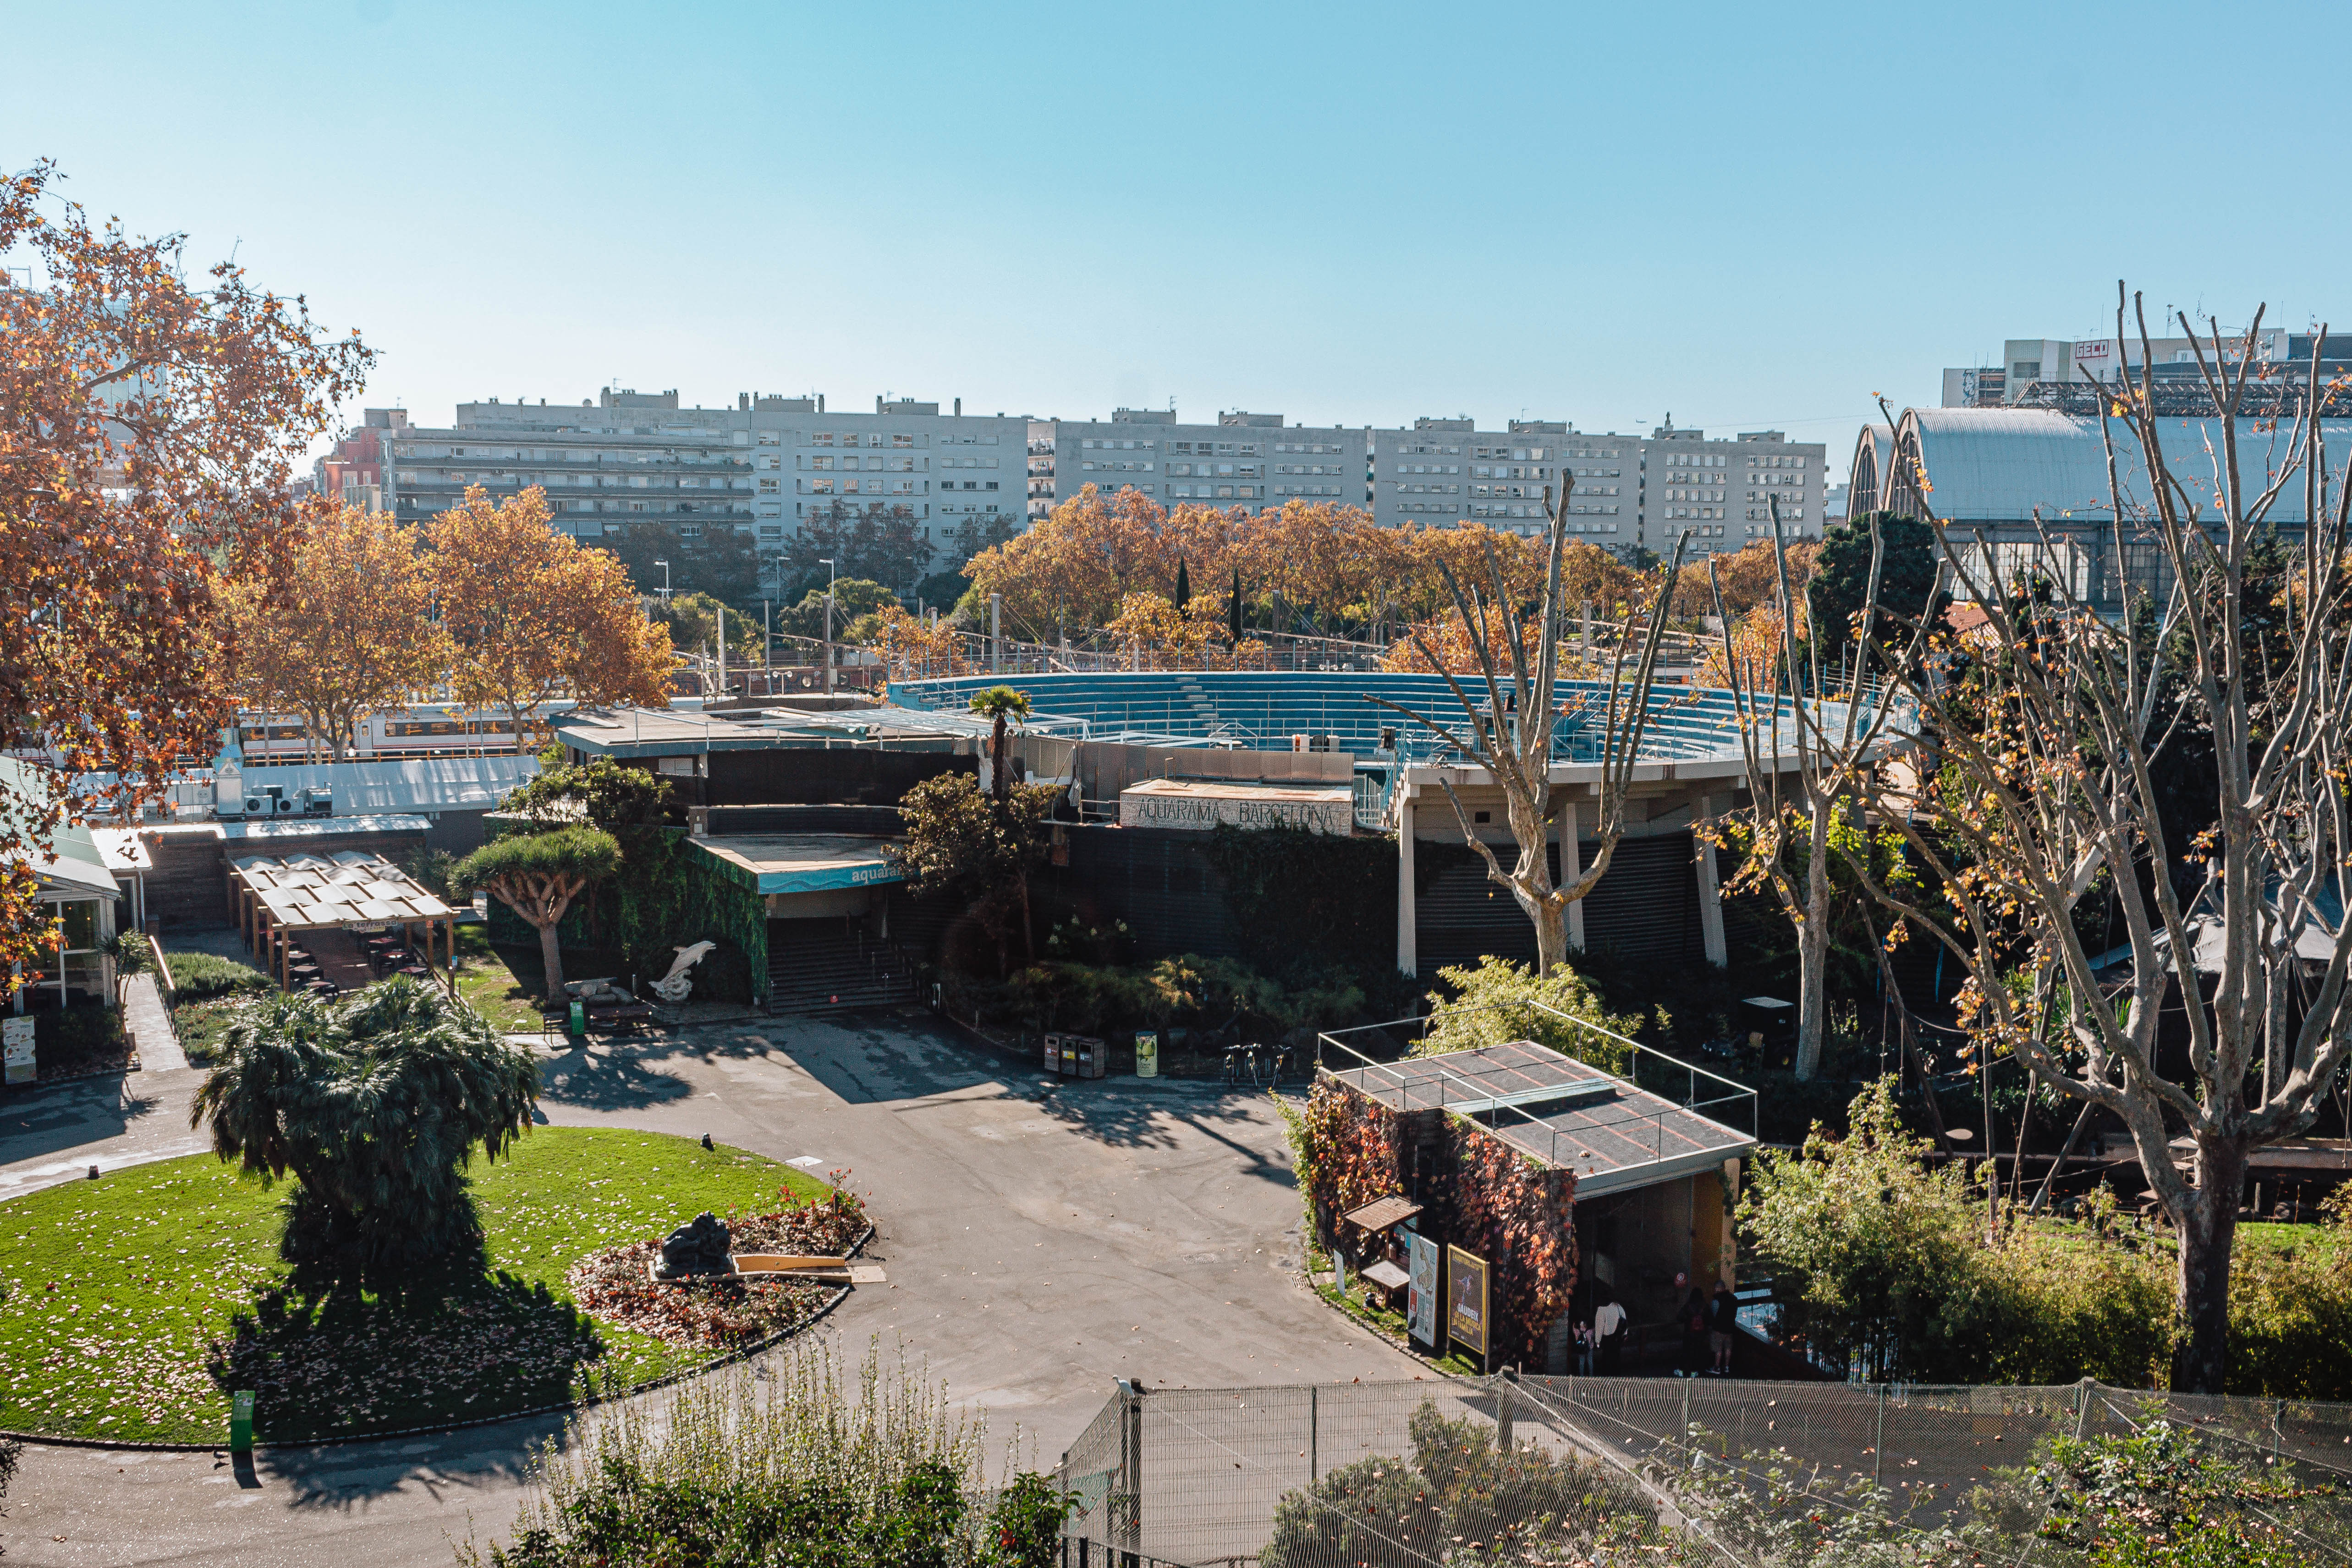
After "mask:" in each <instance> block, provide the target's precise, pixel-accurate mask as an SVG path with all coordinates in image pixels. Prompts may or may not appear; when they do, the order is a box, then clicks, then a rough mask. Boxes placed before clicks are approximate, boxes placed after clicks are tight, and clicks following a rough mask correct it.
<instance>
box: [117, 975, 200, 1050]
mask: <svg viewBox="0 0 2352 1568" xmlns="http://www.w3.org/2000/svg"><path fill="white" fill-rule="evenodd" d="M122 1021H123V1024H124V1025H125V1026H127V1027H128V1028H129V1029H130V1031H131V1049H132V1050H135V1051H137V1052H138V1053H139V1065H140V1067H141V1068H143V1069H145V1070H146V1071H148V1072H175V1071H177V1070H179V1069H180V1068H184V1067H186V1066H187V1065H188V1058H187V1053H186V1052H184V1051H183V1050H181V1049H180V1037H179V1036H177V1035H175V1034H173V1032H172V1016H171V1014H169V1013H167V1012H165V1011H164V1010H163V991H162V989H161V988H160V987H159V986H158V985H157V984H156V982H155V977H154V976H153V975H152V974H134V975H132V976H131V977H130V978H129V979H127V980H125V981H124V982H123V983H122Z"/></svg>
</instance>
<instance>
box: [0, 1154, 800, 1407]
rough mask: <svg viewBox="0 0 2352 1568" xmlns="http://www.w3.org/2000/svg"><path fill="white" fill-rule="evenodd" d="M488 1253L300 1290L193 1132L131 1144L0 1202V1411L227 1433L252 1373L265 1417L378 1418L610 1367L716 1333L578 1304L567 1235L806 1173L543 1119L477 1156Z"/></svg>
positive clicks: (625, 1370)
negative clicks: (185, 1146)
mask: <svg viewBox="0 0 2352 1568" xmlns="http://www.w3.org/2000/svg"><path fill="white" fill-rule="evenodd" d="M473 1177H474V1191H475V1196H476V1200H477V1202H478V1204H479V1205H480V1210H481V1215H482V1222H483V1226H484V1228H485V1230H486V1231H487V1233H488V1249H489V1257H490V1264H491V1267H490V1268H489V1270H488V1272H487V1273H481V1272H477V1273H472V1274H468V1275H459V1276H455V1277H452V1276H449V1275H447V1274H446V1273H445V1275H444V1276H443V1277H442V1278H438V1279H425V1278H420V1279H418V1280H416V1281H415V1282H414V1283H412V1284H411V1285H409V1286H408V1287H407V1289H406V1290H405V1292H404V1294H402V1295H400V1296H397V1297H389V1298H387V1297H379V1296H376V1295H373V1294H364V1295H362V1294H358V1293H352V1294H349V1295H339V1296H336V1297H332V1298H328V1299H323V1300H322V1299H320V1298H317V1297H310V1296H303V1295H299V1294H297V1293H295V1292H293V1291H292V1290H290V1289H289V1288H288V1279H287V1274H288V1270H287V1268H286V1267H285V1266H284V1265H283V1264H281V1263H280V1262H279V1261H278V1257H277V1241H278V1202H279V1200H280V1198H281V1197H282V1196H283V1194H284V1193H285V1191H286V1188H285V1187H284V1186H282V1185H281V1186H279V1187H278V1188H275V1189H273V1190H270V1191H267V1192H265V1191H264V1190H262V1189H261V1188H260V1187H258V1186H257V1185H255V1184H251V1183H248V1182H242V1181H240V1180H238V1179H237V1177H236V1175H235V1173H233V1172H232V1170H231V1169H230V1168H229V1167H227V1166H226V1165H223V1164H222V1163H220V1162H218V1161H217V1160H215V1159H214V1158H213V1157H212V1156H210V1155H197V1156H194V1157H191V1158H188V1159H183V1160H172V1161H165V1162H162V1163H156V1164H152V1165H140V1166H134V1167H132V1168H131V1169H129V1170H126V1171H121V1172H118V1173H114V1174H112V1175H110V1176H107V1177H106V1178H105V1179H104V1180H102V1181H97V1182H72V1183H68V1184H64V1185H62V1186H57V1187H50V1188H47V1189H45V1190H43V1191H41V1192H37V1193H33V1194H28V1195H26V1196H25V1197H21V1198H16V1199H12V1200H10V1201H8V1202H6V1203H0V1292H5V1296H0V1427H16V1428H20V1429H24V1430H27V1431H42V1432H56V1433H61V1434H68V1435H73V1436H106V1437H121V1438H133V1439H137V1438H144V1439H149V1440H160V1441H169V1442H207V1441H218V1440H224V1439H225V1437H226V1432H227V1429H228V1427H227V1423H228V1393H229V1391H230V1390H231V1389H232V1388H256V1389H257V1390H258V1391H259V1393H260V1395H261V1397H260V1401H259V1405H258V1409H257V1416H256V1429H257V1433H258V1435H259V1436H261V1437H262V1438H264V1439H265V1440H275V1441H289V1440H299V1439H302V1438H308V1437H316V1436H327V1435H331V1434H344V1433H352V1432H364V1431H384V1430H394V1429H398V1428H400V1427H404V1426H418V1425H423V1424H425V1423H430V1422H434V1421H446V1420H451V1419H460V1418H466V1417H471V1416H478V1415H496V1414H498V1413H499V1412H501V1411H507V1410H517V1409H522V1408H526V1407H529V1406H531V1405H544V1404H549V1403H551V1402H554V1401H557V1400H562V1399H564V1398H567V1397H572V1396H574V1395H576V1394H579V1393H582V1392H584V1391H586V1390H587V1389H589V1388H590V1387H591V1386H592V1385H593V1386H599V1387H625V1386H628V1385H630V1384H637V1383H642V1382H644V1381H646V1379H648V1378H652V1377H656V1376H659V1375H661V1374H662V1373H667V1372H671V1371H674V1370H676V1369H677V1368H679V1367H683V1366H691V1365H695V1364H698V1363H701V1362H704V1361H708V1360H710V1359H711V1358H712V1357H713V1356H714V1355H716V1354H717V1353H718V1352H714V1351H709V1350H701V1349H693V1348H688V1347H681V1346H673V1345H667V1344H664V1343H663V1342H660V1341H658V1340H655V1339H651V1338H648V1337H646V1336H645V1335H642V1334H637V1333H634V1332H631V1331H627V1330H624V1329H619V1328H615V1327H613V1326H610V1325H607V1324H604V1323H598V1322H593V1321H590V1320H588V1319H586V1318H585V1317H583V1316H582V1315H581V1314H580V1313H578V1312H577V1311H576V1310H574V1309H573V1307H572V1303H571V1301H570V1300H569V1298H568V1297H567V1296H566V1294H565V1290H564V1273H565V1270H566V1269H567V1268H570V1267H571V1265H572V1262H573V1261H574V1260H576V1259H577V1258H581V1257H582V1256H583V1255H584V1254H587V1253H590V1252H593V1251H595V1250H597V1249H599V1248H602V1247H609V1246H613V1245H614V1244H616V1243H619V1242H623V1241H627V1240H630V1239H633V1238H635V1237H657V1236H660V1235H662V1234H664V1233H665V1232H667V1230H669V1229H670V1228H671V1227H672V1226H677V1225H682V1224H684V1223H685V1222H686V1221H688V1220H689V1219H692V1218H693V1217H694V1215H696V1214H698V1213H699V1212H700V1211H702V1210H704V1209H711V1210H714V1211H716V1212H718V1213H719V1214H721V1215H725V1214H727V1213H729V1212H730V1210H734V1211H742V1212H759V1211H765V1210H770V1209H773V1208H775V1207H776V1206H778V1197H777V1192H778V1189H779V1188H790V1189H791V1190H792V1192H793V1194H795V1195H796V1196H805V1195H807V1194H815V1193H821V1192H824V1190H826V1189H825V1188H824V1184H822V1183H820V1182H818V1181H816V1180H814V1178H812V1177H808V1176H804V1175H803V1174H801V1173H799V1172H797V1171H794V1170H793V1169H791V1168H790V1167H788V1166H783V1165H779V1164H777V1163H775V1162H773V1161H771V1160H768V1159H765V1158H763V1157H761V1156H759V1155H756V1154H749V1153H745V1152H742V1151H740V1150H736V1149H730V1148H727V1147H725V1146H724V1145H722V1146H720V1147H719V1149H717V1150H715V1151H712V1150H705V1149H703V1148H702V1147H701V1146H700V1145H699V1144H698V1143H695V1142H690V1141H688V1140H686V1139H681V1138H670V1137H664V1136H661V1135H659V1134H656V1133H649V1132H627V1131H605V1130H594V1131H591V1130H586V1129H575V1128H548V1127H541V1128H539V1129H537V1130H536V1131H533V1132H532V1133H531V1135H530V1136H529V1137H527V1138H525V1139H523V1140H522V1142H521V1143H520V1146H519V1148H518V1150H517V1152H516V1155H515V1157H514V1158H513V1159H512V1160H511V1161H502V1162H500V1163H499V1164H497V1165H495V1166H487V1165H484V1164H482V1163H476V1165H475V1167H474V1171H473Z"/></svg>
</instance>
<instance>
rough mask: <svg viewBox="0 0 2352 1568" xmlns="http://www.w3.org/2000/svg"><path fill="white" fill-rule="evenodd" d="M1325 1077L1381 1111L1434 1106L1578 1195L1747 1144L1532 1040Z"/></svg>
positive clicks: (1711, 1163)
mask: <svg viewBox="0 0 2352 1568" xmlns="http://www.w3.org/2000/svg"><path fill="white" fill-rule="evenodd" d="M1327 1070H1328V1069H1327ZM1331 1076H1332V1077H1333V1078H1335V1079H1339V1081H1340V1082H1341V1083H1344V1084H1346V1085H1347V1086H1348V1087H1349V1088H1350V1089H1357V1090H1360V1092H1362V1093H1364V1094H1366V1095H1369V1096H1370V1097H1371V1098H1372V1099H1374V1100H1378V1101H1380V1102H1381V1104H1382V1105H1385V1106H1387V1107H1388V1108H1389V1109H1390V1110H1432V1109H1436V1108H1440V1107H1442V1108H1444V1110H1450V1111H1453V1112H1454V1114H1456V1115H1459V1116H1466V1117H1469V1118H1470V1119H1471V1120H1473V1121H1476V1122H1478V1123H1479V1125H1481V1126H1483V1127H1485V1128H1486V1129H1487V1130H1488V1131H1491V1132H1493V1133H1494V1134H1495V1135H1496V1137H1498V1138H1500V1139H1502V1140H1503V1141H1504V1142H1507V1143H1508V1144H1510V1145H1511V1146H1512V1147H1513V1148H1515V1149H1517V1150H1519V1151H1521V1152H1524V1153H1527V1154H1528V1155H1530V1156H1532V1157H1533V1158H1535V1159H1537V1160H1540V1161H1542V1162H1543V1163H1545V1164H1547V1165H1553V1166H1557V1167H1558V1168H1559V1169H1561V1170H1564V1171H1572V1172H1574V1173H1575V1174H1576V1192H1577V1195H1578V1196H1579V1197H1597V1196H1600V1195H1601V1194H1607V1193H1613V1192H1627V1191H1631V1190H1633V1189H1634V1188H1637V1187H1647V1186H1654V1185H1655V1184H1658V1183H1660V1182H1668V1181H1674V1180H1676V1179H1678V1178H1680V1177H1683V1176H1688V1175H1696V1174H1697V1173H1700V1172H1702V1171H1713V1170H1717V1169H1720V1168H1721V1166H1722V1163H1723V1162H1724V1161H1726V1160H1732V1159H1738V1158H1741V1157H1743V1156H1745V1155H1747V1154H1748V1153H1749V1152H1752V1151H1753V1150H1754V1149H1755V1147H1756V1140H1755V1139H1754V1138H1753V1137H1752V1136H1750V1135H1749V1134H1748V1133H1745V1132H1742V1131H1739V1130H1738V1129H1737V1128H1734V1127H1727V1126H1725V1125H1724V1124H1723V1123H1722V1122H1720V1121H1714V1120H1712V1119H1711V1118H1709V1117H1706V1116H1704V1115H1702V1114H1700V1113H1699V1111H1698V1110H1695V1109H1691V1108H1687V1107H1685V1106H1680V1105H1677V1104H1675V1102H1674V1101H1673V1100H1666V1099H1664V1098H1663V1097H1661V1096H1658V1095H1655V1094H1652V1093H1650V1092H1649V1091H1648V1090H1647V1089H1642V1088H1639V1087H1637V1086H1636V1085H1634V1084H1632V1083H1629V1082H1627V1081H1626V1080H1625V1079H1621V1078H1617V1077H1615V1076H1613V1075H1612V1074H1610V1073H1606V1072H1603V1071H1601V1069H1600V1068H1596V1067H1592V1066H1591V1065H1589V1064H1587V1063H1584V1062H1580V1061H1578V1060H1577V1059H1576V1058H1573V1057H1570V1056H1565V1055H1563V1054H1561V1053H1560V1052H1559V1051H1555V1050H1553V1049H1552V1048H1551V1047H1549V1046H1539V1045H1537V1044H1536V1043H1535V1042H1534V1041H1532V1040H1514V1041H1512V1042H1510V1043H1509V1044H1507V1045H1500V1046H1486V1047H1480V1048H1479V1049H1477V1050H1471V1051H1454V1052H1451V1053H1449V1054H1447V1055H1444V1056H1434V1057H1412V1058H1407V1059H1405V1060H1403V1061H1401V1062H1389V1063H1367V1064H1366V1065H1364V1066H1362V1067H1354V1068H1342V1069H1339V1070H1335V1071H1332V1072H1331ZM1704 1087H1706V1086H1705V1085H1702V1088H1704Z"/></svg>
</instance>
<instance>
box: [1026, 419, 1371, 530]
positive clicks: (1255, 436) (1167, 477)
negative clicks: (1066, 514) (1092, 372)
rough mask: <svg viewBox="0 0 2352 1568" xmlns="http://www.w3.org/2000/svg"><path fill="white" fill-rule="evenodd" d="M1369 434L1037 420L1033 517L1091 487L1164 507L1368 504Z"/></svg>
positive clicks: (1235, 422)
mask: <svg viewBox="0 0 2352 1568" xmlns="http://www.w3.org/2000/svg"><path fill="white" fill-rule="evenodd" d="M1366 435H1367V433H1366V432H1365V431H1363V430H1360V429H1357V430H1349V429H1344V428H1341V427H1339V426H1303V425H1290V424H1286V423H1285V422H1284V419H1283V416H1281V415H1279V414H1249V413H1244V412H1241V411H1238V410H1236V411H1234V412H1233V413H1230V414H1220V415H1218V416H1217V422H1216V423H1215V424H1213V425H1187V424H1183V423H1181V421H1180V420H1179V419H1178V417H1177V415H1176V411H1175V410H1174V409H1156V408H1119V409H1115V410H1113V411H1112V413H1111V416H1110V417H1109V418H1108V419H1107V420H1097V419H1087V420H1077V419H1057V420H1037V421H1034V422H1033V423H1032V424H1031V426H1030V443H1029V498H1028V500H1029V505H1028V510H1029V515H1030V517H1031V518H1032V519H1033V520H1034V519H1036V518H1041V517H1043V516H1045V514H1046V513H1047V512H1048V511H1051V510H1053V508H1054V506H1055V503H1056V502H1058V501H1064V500H1069V499H1070V498H1071V497H1073V496H1076V494H1077V493H1078V492H1079V491H1080V490H1081V489H1084V488H1085V487H1086V486H1087V485H1089V484H1091V485H1093V486H1095V487H1096V488H1097V489H1100V490H1102V491H1104V492H1106V493H1113V492H1116V491H1118V490H1121V489H1127V488H1129V487H1130V486H1132V487H1133V488H1134V489H1136V490H1138V491H1139V492H1140V493H1142V494H1144V495H1146V496H1149V497H1150V498H1151V499H1152V500H1155V501H1157V502H1159V503H1160V505H1162V506H1170V507H1173V506H1183V505H1195V506H1218V507H1231V506H1241V507H1247V508H1249V509H1250V510H1253V511H1255V510H1262V509H1264V508H1266V507H1272V506H1281V505H1283V504H1284V503H1285V502H1286V501H1292V500H1322V501H1331V502H1334V503H1346V504H1349V505H1352V506H1361V505H1363V504H1364V473H1365V453H1366V445H1365V442H1366Z"/></svg>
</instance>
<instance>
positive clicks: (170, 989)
mask: <svg viewBox="0 0 2352 1568" xmlns="http://www.w3.org/2000/svg"><path fill="white" fill-rule="evenodd" d="M142 935H143V936H144V938H145V940H146V942H147V951H148V952H151V953H152V954H153V955H154V957H155V973H157V974H160V975H162V976H163V1005H165V1006H166V1007H169V1006H170V1005H171V1001H172V998H173V996H176V995H178V994H179V991H180V985H179V982H177V981H175V980H173V978H172V966H171V964H170V963H168V962H166V961H165V959H164V957H163V943H162V942H157V941H156V940H155V933H154V932H152V931H147V932H143V933H142Z"/></svg>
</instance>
